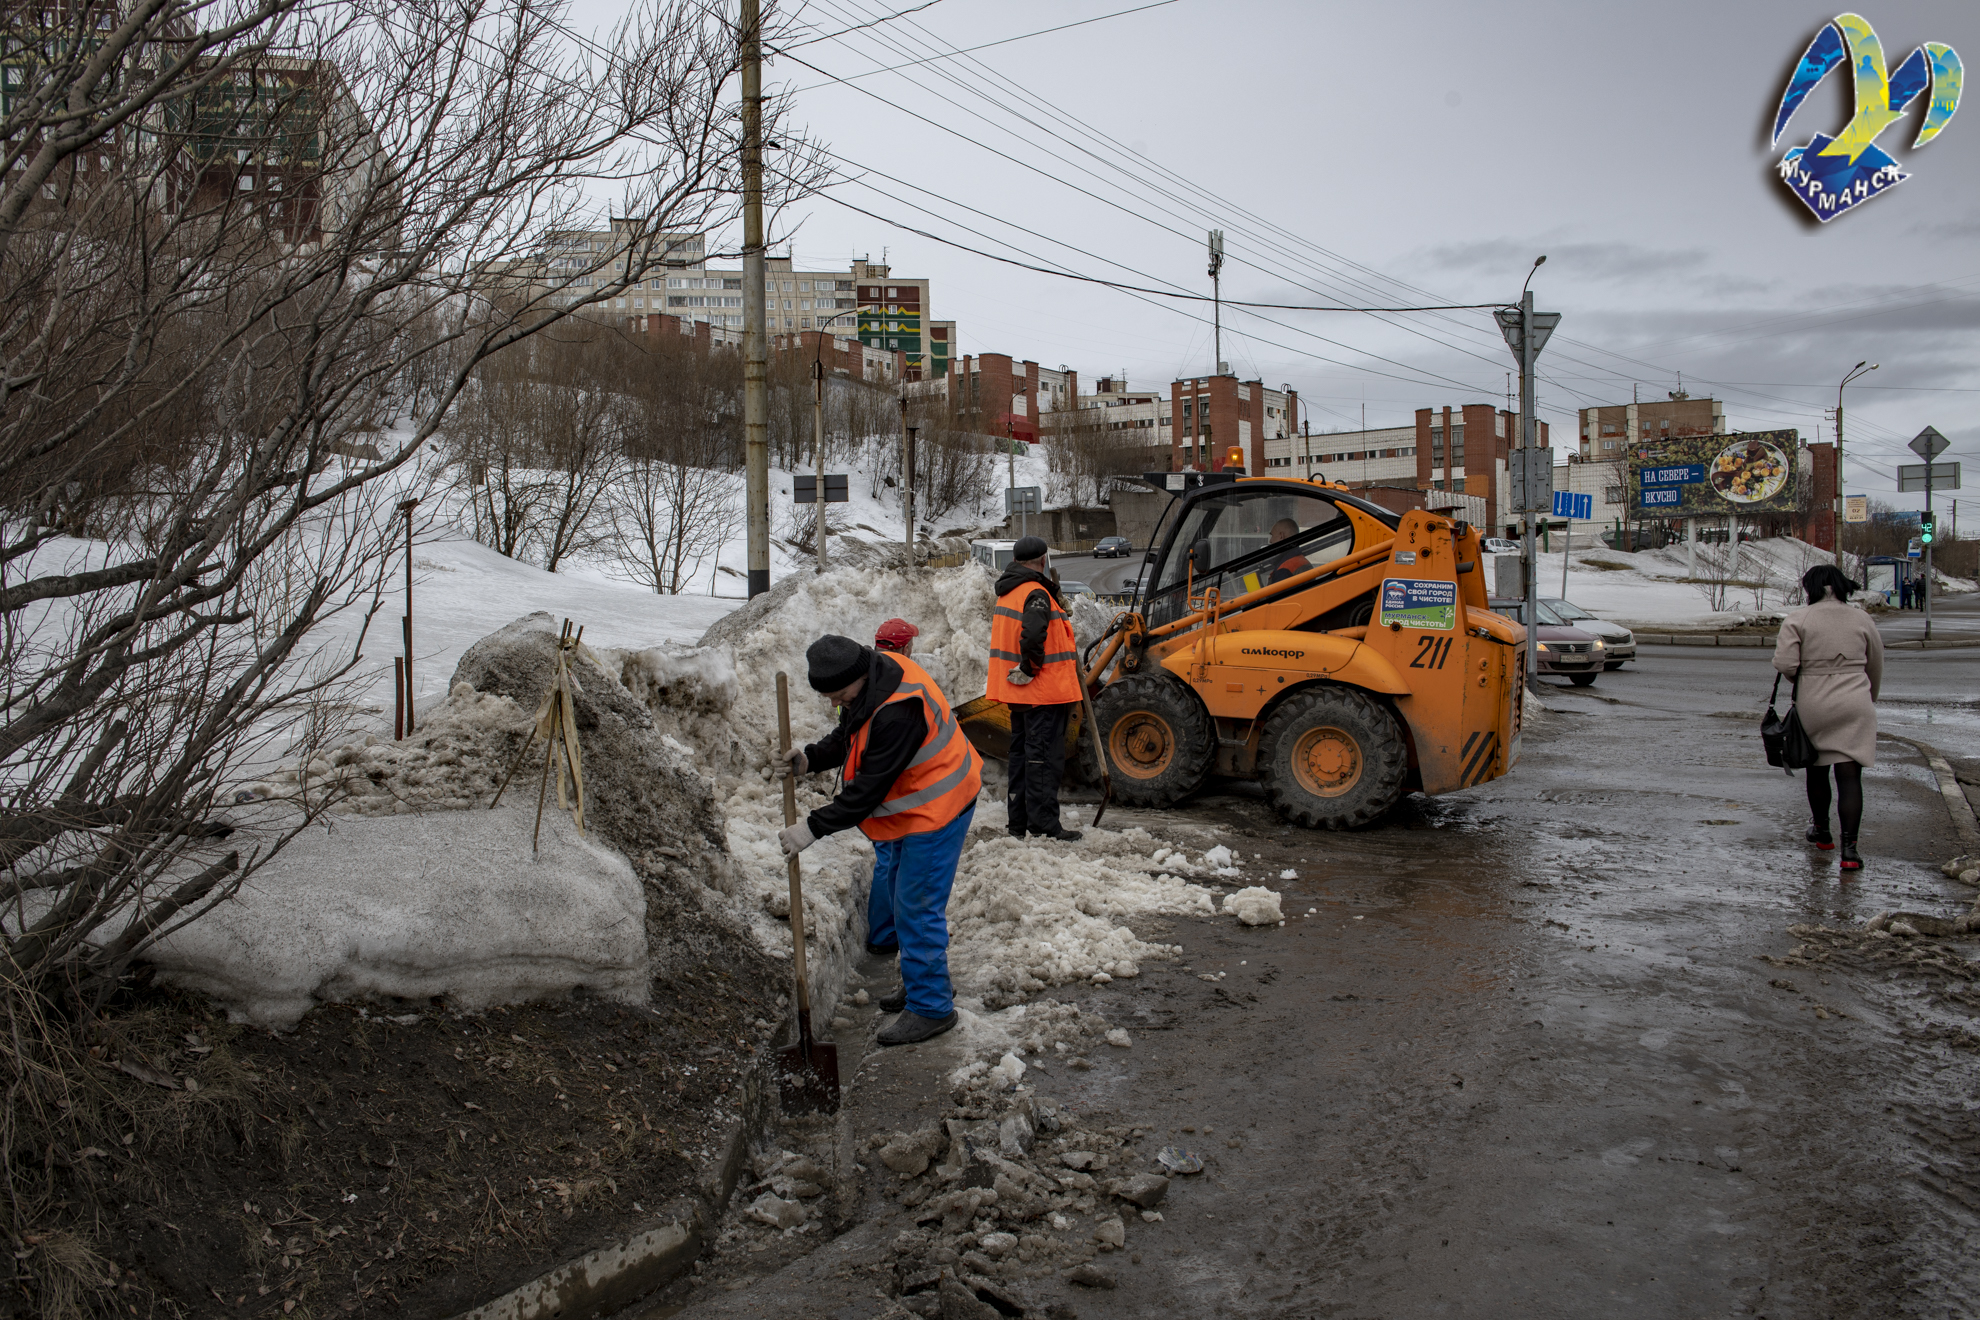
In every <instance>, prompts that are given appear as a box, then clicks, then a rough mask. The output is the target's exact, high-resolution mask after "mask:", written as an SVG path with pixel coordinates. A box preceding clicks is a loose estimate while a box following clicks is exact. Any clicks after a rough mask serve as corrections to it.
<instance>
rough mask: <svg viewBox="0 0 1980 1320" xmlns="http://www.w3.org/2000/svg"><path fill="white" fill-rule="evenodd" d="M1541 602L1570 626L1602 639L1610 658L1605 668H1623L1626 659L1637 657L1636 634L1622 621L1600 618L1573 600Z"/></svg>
mask: <svg viewBox="0 0 1980 1320" xmlns="http://www.w3.org/2000/svg"><path fill="white" fill-rule="evenodd" d="M1541 603H1542V604H1544V605H1545V606H1546V607H1547V608H1548V609H1550V610H1552V611H1553V612H1554V613H1556V614H1558V615H1560V617H1561V618H1562V619H1564V620H1565V621H1566V622H1567V624H1568V626H1569V627H1571V628H1579V629H1581V631H1583V632H1585V633H1594V634H1595V635H1596V636H1597V637H1599V638H1601V639H1602V646H1603V649H1604V650H1606V651H1607V652H1608V659H1607V660H1606V661H1605V662H1603V665H1602V667H1603V668H1604V669H1621V668H1622V667H1623V662H1624V661H1626V660H1634V659H1636V634H1635V633H1633V632H1631V631H1630V630H1629V629H1627V628H1625V627H1623V626H1622V625H1621V624H1620V623H1610V622H1609V621H1608V620H1607V619H1598V618H1596V617H1595V616H1594V615H1592V614H1590V613H1589V612H1588V611H1587V610H1584V609H1582V608H1581V606H1579V605H1577V604H1575V603H1574V602H1573V601H1569V600H1543V601H1542V602H1541Z"/></svg>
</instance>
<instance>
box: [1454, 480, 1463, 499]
mask: <svg viewBox="0 0 1980 1320" xmlns="http://www.w3.org/2000/svg"><path fill="white" fill-rule="evenodd" d="M1451 490H1452V491H1453V492H1455V493H1456V494H1459V495H1462V494H1464V478H1463V477H1459V478H1457V479H1456V480H1455V481H1453V482H1451Z"/></svg>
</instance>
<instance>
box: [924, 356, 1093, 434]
mask: <svg viewBox="0 0 1980 1320" xmlns="http://www.w3.org/2000/svg"><path fill="white" fill-rule="evenodd" d="M909 369H910V370H912V366H910V368H909ZM943 379H944V380H945V381H946V382H947V385H946V391H947V394H948V398H949V410H950V412H951V414H952V415H953V416H954V417H955V419H956V421H957V423H958V424H959V425H961V426H962V427H964V428H965V429H966V430H971V431H975V432H978V433H979V434H982V435H1007V436H1009V437H1011V438H1012V439H1013V440H1022V441H1024V442H1025V443H1026V444H1033V445H1035V444H1037V443H1038V437H1039V431H1040V428H1041V425H1043V423H1041V420H1040V419H1041V416H1042V415H1043V414H1047V413H1056V412H1062V411H1065V410H1067V409H1070V408H1072V407H1074V405H1075V400H1077V398H1078V397H1079V373H1078V372H1077V371H1074V370H1072V369H1071V368H1068V367H1061V368H1058V369H1057V370H1054V369H1052V368H1050V367H1041V366H1039V365H1038V364H1037V363H1036V362H1032V361H1029V360H1027V361H1023V362H1020V361H1018V360H1016V359H1015V358H1013V357H1011V356H1010V355H1009V354H1008V353H982V354H976V355H967V354H966V355H964V356H963V357H960V358H957V359H955V360H953V361H951V362H950V363H949V369H948V373H947V375H946V376H945V377H944V378H943Z"/></svg>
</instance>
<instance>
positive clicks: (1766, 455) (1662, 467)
mask: <svg viewBox="0 0 1980 1320" xmlns="http://www.w3.org/2000/svg"><path fill="white" fill-rule="evenodd" d="M1800 448H1801V434H1800V432H1798V431H1794V430H1785V431H1746V432H1742V433H1740V434H1738V435H1700V436H1685V437H1681V438H1678V439H1672V440H1660V441H1654V442H1652V443H1649V444H1646V445H1642V446H1640V447H1639V448H1637V449H1636V450H1635V452H1634V453H1633V455H1632V456H1631V458H1630V463H1629V467H1630V480H1631V484H1632V485H1634V486H1635V487H1636V488H1637V491H1638V492H1639V494H1638V497H1637V505H1638V507H1639V508H1642V509H1644V510H1646V511H1650V512H1655V513H1662V514H1667V515H1669V516H1672V517H1679V518H1692V517H1699V516H1701V515H1716V516H1720V517H1723V516H1726V515H1729V514H1746V513H1791V512H1793V511H1794V510H1795V509H1797V508H1798V507H1800V503H1801V491H1800V484H1799V481H1798V475H1799V474H1798V467H1797V456H1798V455H1799V453H1800ZM1694 474H1695V475H1694Z"/></svg>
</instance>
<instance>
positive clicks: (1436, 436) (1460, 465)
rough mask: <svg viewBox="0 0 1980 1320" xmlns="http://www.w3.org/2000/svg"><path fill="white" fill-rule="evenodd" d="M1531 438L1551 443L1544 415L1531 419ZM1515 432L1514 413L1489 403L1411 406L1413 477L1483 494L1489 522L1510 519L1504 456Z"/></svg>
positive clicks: (1425, 484) (1435, 486) (1427, 486)
mask: <svg viewBox="0 0 1980 1320" xmlns="http://www.w3.org/2000/svg"><path fill="white" fill-rule="evenodd" d="M1534 431H1535V435H1534V444H1535V445H1537V446H1538V447H1539V448H1541V449H1546V448H1549V447H1550V446H1551V445H1552V443H1553V442H1552V439H1551V432H1550V430H1549V428H1548V426H1547V423H1546V422H1544V421H1537V420H1536V421H1535V423H1534ZM1518 434H1519V414H1517V413H1513V412H1508V411H1507V410H1506V409H1504V408H1496V407H1494V406H1493V405H1491V404H1489V403H1467V404H1463V405H1461V406H1459V407H1456V408H1452V407H1449V406H1448V405H1447V406H1445V407H1443V408H1418V409H1417V410H1416V480H1417V484H1418V486H1419V487H1421V488H1422V489H1424V490H1442V491H1450V492H1453V493H1455V494H1469V495H1479V496H1483V497H1484V500H1485V507H1486V508H1487V509H1489V510H1491V511H1492V523H1493V525H1494V526H1499V527H1504V526H1508V525H1510V523H1511V521H1512V515H1511V507H1510V500H1509V498H1508V495H1509V491H1508V489H1507V485H1506V462H1507V458H1508V456H1509V455H1510V454H1511V453H1512V449H1513V442H1514V439H1515V438H1516V437H1517V436H1518Z"/></svg>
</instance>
